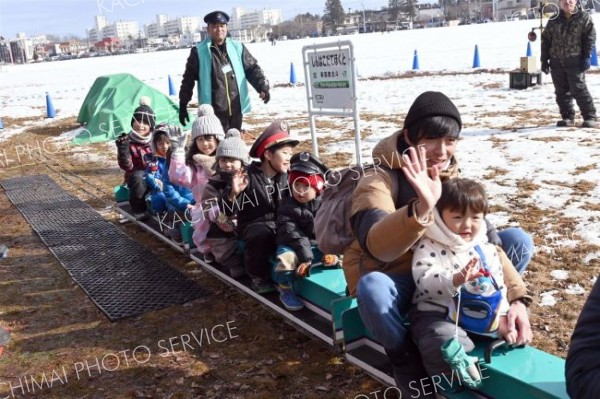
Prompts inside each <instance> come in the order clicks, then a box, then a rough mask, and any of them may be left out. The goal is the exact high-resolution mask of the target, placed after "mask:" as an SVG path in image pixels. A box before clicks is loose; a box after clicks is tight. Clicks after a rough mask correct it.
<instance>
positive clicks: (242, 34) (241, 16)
mask: <svg viewBox="0 0 600 399" xmlns="http://www.w3.org/2000/svg"><path fill="white" fill-rule="evenodd" d="M230 18H231V19H230V21H229V24H228V31H229V32H230V33H231V36H232V37H234V38H236V39H239V40H241V41H245V42H253V41H265V40H267V38H268V37H269V36H270V35H271V34H272V32H273V27H274V26H276V25H279V24H280V23H282V22H283V18H282V17H281V10H280V9H266V8H265V9H262V10H255V11H246V9H244V8H242V7H234V8H233V9H232V11H231V15H230Z"/></svg>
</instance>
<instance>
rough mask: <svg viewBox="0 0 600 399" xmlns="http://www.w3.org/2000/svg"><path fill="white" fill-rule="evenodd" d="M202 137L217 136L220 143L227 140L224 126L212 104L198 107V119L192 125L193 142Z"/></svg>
mask: <svg viewBox="0 0 600 399" xmlns="http://www.w3.org/2000/svg"><path fill="white" fill-rule="evenodd" d="M200 136H215V137H216V138H217V141H219V142H220V141H221V140H223V139H224V138H225V132H224V131H223V125H221V121H220V120H219V118H217V116H216V115H215V110H214V109H213V107H212V105H210V104H201V105H200V107H198V117H197V118H196V120H195V121H194V123H193V124H192V141H194V140H196V139H197V138H198V137H200Z"/></svg>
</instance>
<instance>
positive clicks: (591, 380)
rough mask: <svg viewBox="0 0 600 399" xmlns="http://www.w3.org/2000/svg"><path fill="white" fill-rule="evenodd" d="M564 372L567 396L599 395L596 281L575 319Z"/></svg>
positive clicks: (599, 319)
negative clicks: (577, 317) (575, 322)
mask: <svg viewBox="0 0 600 399" xmlns="http://www.w3.org/2000/svg"><path fill="white" fill-rule="evenodd" d="M565 374H566V375H565V376H566V379H567V392H568V393H569V396H570V397H571V398H574V399H578V398H582V399H584V398H600V281H596V283H595V284H594V287H593V288H592V292H591V293H590V296H589V297H588V299H587V301H586V303H585V305H583V310H582V311H581V314H580V315H579V319H578V320H577V325H576V326H575V330H574V331H573V335H572V336H571V346H570V347H569V353H568V354H567V362H566V365H565Z"/></svg>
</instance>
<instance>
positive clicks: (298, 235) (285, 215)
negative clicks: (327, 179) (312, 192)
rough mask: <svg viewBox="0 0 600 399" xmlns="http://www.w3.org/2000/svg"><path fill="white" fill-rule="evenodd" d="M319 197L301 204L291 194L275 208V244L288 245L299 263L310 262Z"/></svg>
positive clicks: (319, 203) (319, 202)
mask: <svg viewBox="0 0 600 399" xmlns="http://www.w3.org/2000/svg"><path fill="white" fill-rule="evenodd" d="M320 205H321V199H320V198H319V197H317V198H315V199H314V200H312V201H309V202H308V203H306V204H301V203H299V202H298V201H296V200H295V199H294V198H293V197H292V196H290V197H287V198H284V199H283V200H282V201H281V204H280V206H279V209H278V210H277V245H285V246H287V247H290V248H291V249H292V250H294V252H295V253H296V256H298V260H299V261H300V263H305V262H311V261H312V258H313V253H312V250H311V244H314V243H315V214H316V212H317V210H318V209H319V206H320Z"/></svg>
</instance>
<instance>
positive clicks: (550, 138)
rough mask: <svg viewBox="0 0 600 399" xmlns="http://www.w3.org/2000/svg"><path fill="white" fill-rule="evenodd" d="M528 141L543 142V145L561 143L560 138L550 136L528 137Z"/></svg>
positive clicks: (561, 139)
mask: <svg viewBox="0 0 600 399" xmlns="http://www.w3.org/2000/svg"><path fill="white" fill-rule="evenodd" d="M529 140H532V141H543V142H544V143H552V142H556V141H563V140H564V139H563V138H562V137H558V136H552V137H530V138H529Z"/></svg>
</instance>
